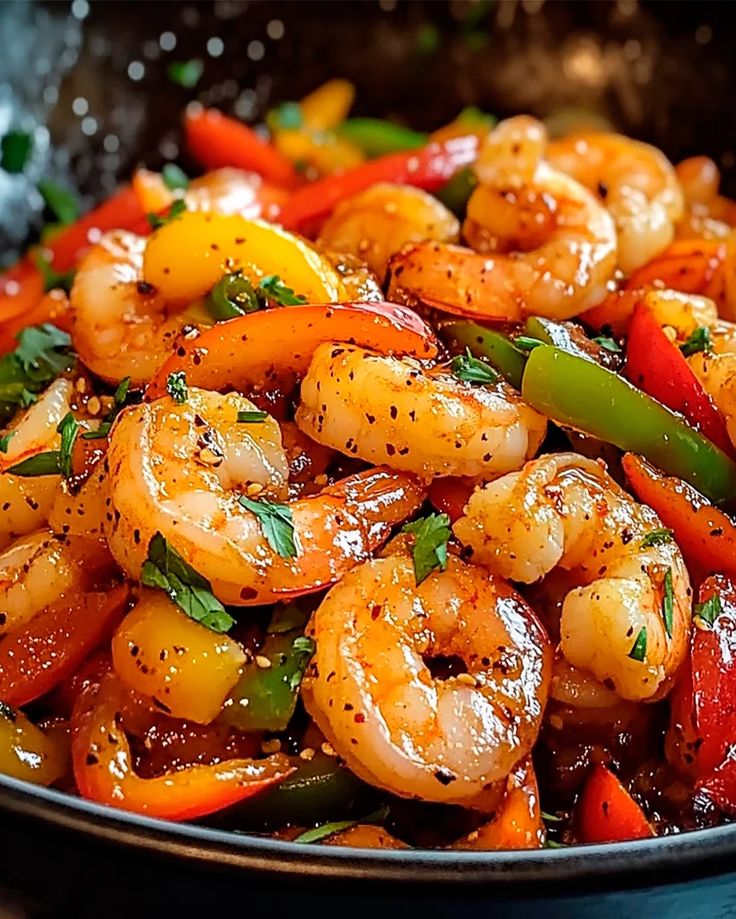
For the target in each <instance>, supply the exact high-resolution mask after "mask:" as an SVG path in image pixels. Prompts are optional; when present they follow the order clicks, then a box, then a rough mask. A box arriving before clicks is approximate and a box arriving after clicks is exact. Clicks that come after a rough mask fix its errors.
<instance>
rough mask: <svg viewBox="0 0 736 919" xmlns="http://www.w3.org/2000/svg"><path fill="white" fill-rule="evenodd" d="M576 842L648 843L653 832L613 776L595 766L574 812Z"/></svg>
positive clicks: (639, 809)
mask: <svg viewBox="0 0 736 919" xmlns="http://www.w3.org/2000/svg"><path fill="white" fill-rule="evenodd" d="M575 819H576V826H577V834H578V839H579V841H580V842H583V843H596V842H597V843H601V842H624V841H626V840H628V839H648V838H649V837H651V836H654V831H653V830H652V828H651V826H650V825H649V821H648V820H647V818H646V817H645V816H644V812H643V811H642V809H641V808H640V807H639V805H638V804H637V803H636V801H634V799H633V798H632V797H631V795H630V794H629V793H628V791H627V790H626V789H625V788H624V786H623V785H622V784H621V782H620V781H619V780H618V779H617V778H616V776H615V775H614V774H613V773H612V772H611V771H610V770H609V769H606V767H605V766H601V765H597V766H594V767H593V770H592V771H591V773H590V776H589V777H588V781H587V782H586V783H585V787H584V788H583V792H582V794H581V796H580V799H579V801H578V804H577V808H576V811H575Z"/></svg>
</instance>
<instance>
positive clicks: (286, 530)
mask: <svg viewBox="0 0 736 919" xmlns="http://www.w3.org/2000/svg"><path fill="white" fill-rule="evenodd" d="M238 501H239V502H240V504H241V506H242V507H244V508H245V509H246V510H247V511H250V512H251V513H252V514H255V515H256V517H257V518H258V521H259V523H260V525H261V530H262V531H263V535H264V536H265V537H266V542H267V543H268V544H269V546H270V547H271V548H272V549H273V551H274V552H276V553H277V554H278V555H280V556H281V558H294V556H296V554H297V551H298V540H297V536H296V533H295V532H294V520H293V517H292V513H291V508H290V507H289V505H288V504H276V503H274V502H272V501H266V499H265V498H262V499H261V500H259V501H254V500H251V499H250V498H246V497H245V496H244V495H243V496H241V497H240V498H238Z"/></svg>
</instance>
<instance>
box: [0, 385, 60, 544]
mask: <svg viewBox="0 0 736 919" xmlns="http://www.w3.org/2000/svg"><path fill="white" fill-rule="evenodd" d="M72 393H73V387H72V384H71V383H70V381H69V380H65V379H59V380H56V381H55V382H54V383H52V384H51V386H49V388H48V389H47V390H46V391H45V392H44V393H43V394H42V395H41V396H40V398H39V400H38V402H36V403H35V404H33V405H31V406H30V407H29V408H27V409H26V411H25V412H23V413H21V414H20V415H18V416H17V417H16V419H15V421H14V422H13V423H12V424H11V425H10V427H8V428H7V429H6V430H5V432H4V433H5V434H10V435H11V437H10V439H9V441H8V444H7V450H6V452H5V453H0V508H1V509H2V514H1V515H0V550H2V549H4V548H5V546H7V545H8V543H9V542H11V541H12V540H13V539H14V538H15V537H16V536H23V535H25V534H26V533H30V532H32V531H33V530H36V529H38V528H39V527H41V526H43V524H44V523H45V522H46V520H47V518H48V514H49V511H50V510H51V505H52V503H53V500H54V495H55V493H56V490H57V489H58V487H59V476H58V475H44V476H32V477H30V478H24V477H20V476H15V475H10V474H9V473H8V472H6V471H5V470H7V469H9V468H10V467H12V466H15V465H16V464H18V463H20V462H22V461H23V460H25V459H28V458H30V457H31V456H34V455H35V454H36V453H44V452H46V451H47V450H56V449H57V448H58V446H59V434H58V432H57V430H56V427H57V425H58V424H59V422H60V421H61V419H62V418H63V417H64V416H65V415H66V414H67V412H68V411H69V400H70V398H71V396H72Z"/></svg>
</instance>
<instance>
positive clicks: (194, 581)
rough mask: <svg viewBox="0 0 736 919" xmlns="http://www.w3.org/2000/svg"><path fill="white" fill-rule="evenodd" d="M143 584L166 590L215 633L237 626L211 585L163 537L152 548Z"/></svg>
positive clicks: (175, 600)
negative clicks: (214, 593)
mask: <svg viewBox="0 0 736 919" xmlns="http://www.w3.org/2000/svg"><path fill="white" fill-rule="evenodd" d="M141 584H143V585H144V586H146V587H156V588H158V589H159V590H163V591H164V593H166V594H168V595H169V597H170V598H171V599H172V600H173V602H174V603H176V605H177V606H178V607H179V608H180V609H182V610H183V611H184V612H185V613H186V614H187V616H189V618H190V619H194V621H195V622H199V623H200V625H203V626H205V627H206V628H208V629H211V630H212V631H213V632H227V631H228V629H230V628H231V627H232V626H233V625H234V623H235V620H234V619H233V617H232V616H231V615H230V614H229V613H228V612H227V611H226V609H225V607H224V606H223V605H222V603H220V601H219V600H218V599H217V597H215V596H214V595H213V593H212V586H211V585H210V582H209V581H208V580H207V579H206V578H204V577H202V575H201V574H199V572H197V571H195V570H194V568H192V567H191V566H190V565H188V564H187V563H186V562H185V561H184V559H183V558H182V557H181V555H179V553H178V552H177V551H176V549H174V548H172V547H171V546H170V545H169V544H168V542H167V541H166V539H164V537H163V536H162V534H161V533H156V535H155V536H154V537H153V538H152V539H151V542H150V543H149V544H148V558H147V559H146V561H145V562H144V563H143V567H142V568H141Z"/></svg>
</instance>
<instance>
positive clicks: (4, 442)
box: [0, 431, 15, 453]
mask: <svg viewBox="0 0 736 919" xmlns="http://www.w3.org/2000/svg"><path fill="white" fill-rule="evenodd" d="M13 437H15V431H8V433H7V434H3V435H2V437H0V453H7V452H8V447H9V446H10V441H11V440H12V438H13Z"/></svg>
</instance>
